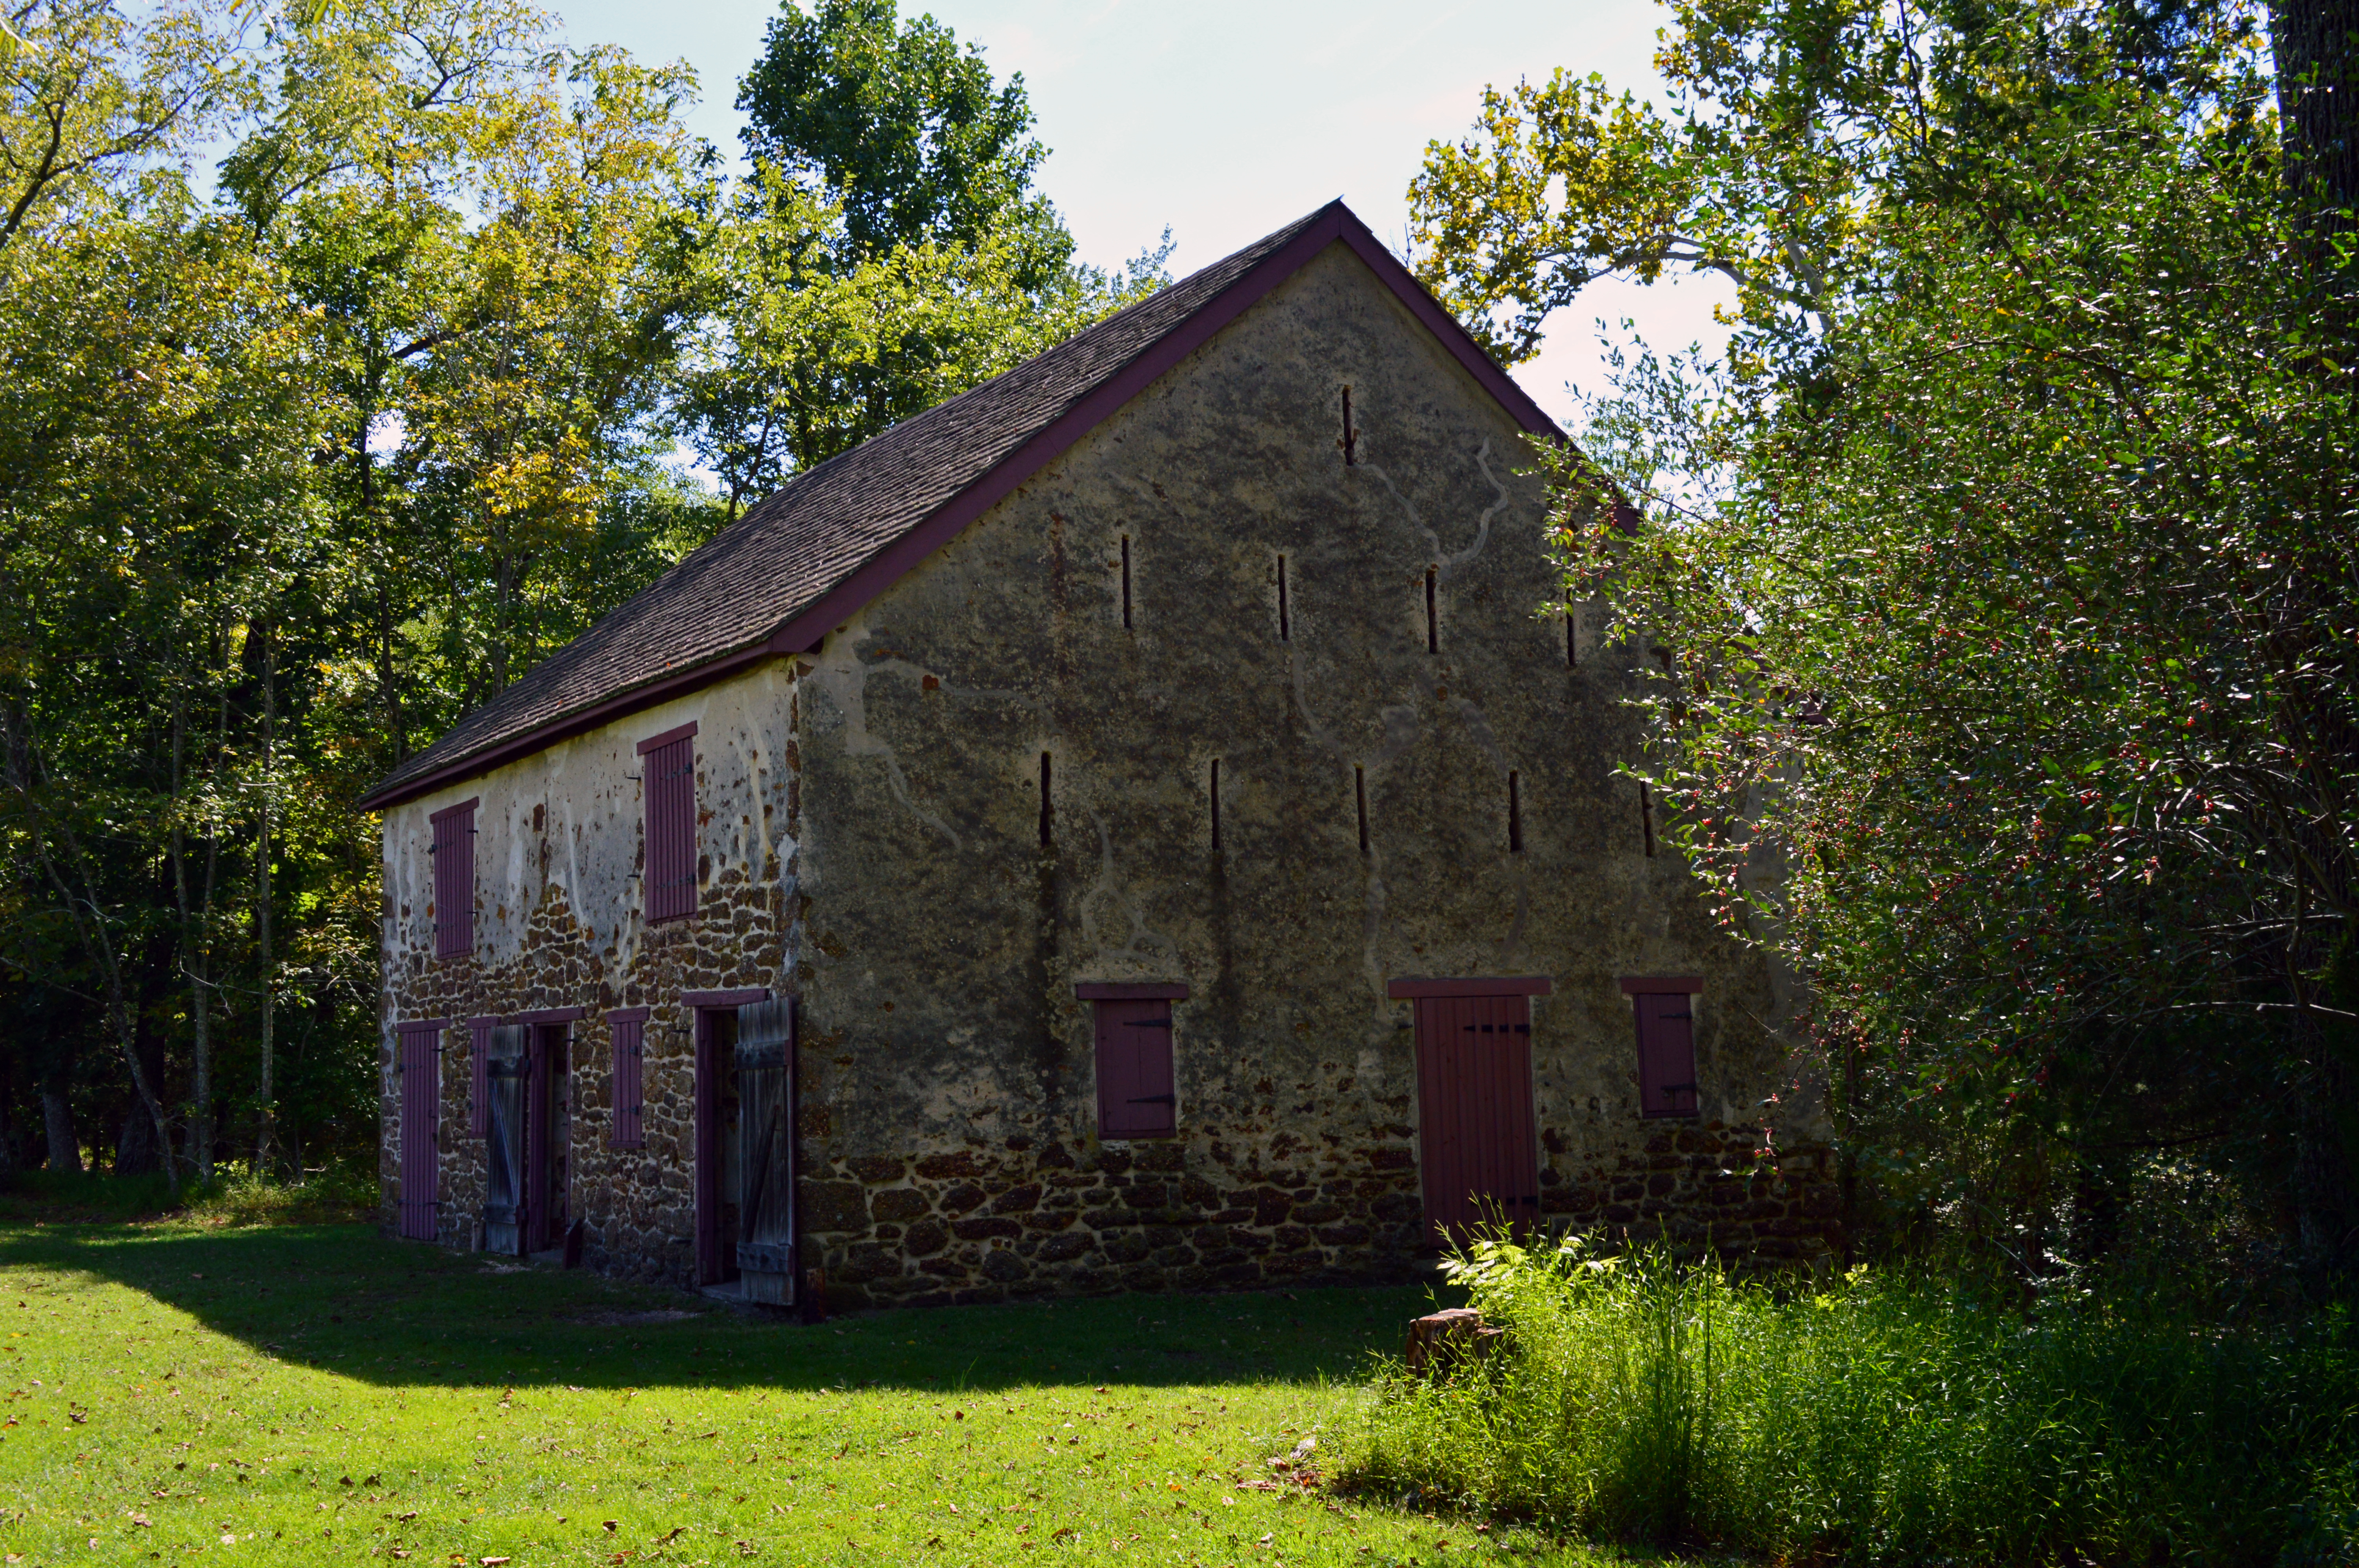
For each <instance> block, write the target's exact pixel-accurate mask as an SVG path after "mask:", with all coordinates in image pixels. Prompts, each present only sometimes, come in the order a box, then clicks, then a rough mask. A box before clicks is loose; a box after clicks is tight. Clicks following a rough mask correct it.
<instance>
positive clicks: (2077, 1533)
mask: <svg viewBox="0 0 2359 1568" xmlns="http://www.w3.org/2000/svg"><path fill="white" fill-rule="evenodd" d="M1451 1271H1452V1273H1453V1275H1454V1277H1455V1278H1456V1280H1457V1281H1459V1282H1460V1283H1461V1284H1462V1285H1463V1286H1464V1287H1465V1288H1466V1289H1467V1291H1468V1292H1469V1295H1470V1304H1472V1305H1473V1306H1475V1307H1477V1308H1479V1309H1480V1310H1481V1311H1482V1313H1483V1314H1484V1317H1485V1319H1486V1320H1488V1321H1489V1322H1491V1323H1493V1324H1495V1325H1499V1326H1502V1327H1504V1328H1506V1330H1507V1331H1508V1332H1507V1335H1506V1337H1505V1339H1504V1340H1502V1341H1501V1342H1499V1346H1498V1348H1497V1349H1496V1350H1495V1352H1494V1353H1493V1354H1492V1355H1491V1356H1490V1357H1487V1358H1486V1359H1484V1360H1482V1361H1479V1362H1472V1363H1467V1364H1463V1365H1461V1366H1459V1367H1457V1368H1454V1369H1453V1370H1452V1371H1451V1372H1450V1373H1449V1374H1448V1375H1446V1376H1442V1377H1439V1378H1433V1379H1417V1378H1411V1377H1409V1376H1408V1375H1406V1374H1405V1373H1404V1372H1403V1370H1402V1369H1401V1368H1399V1367H1398V1366H1397V1365H1394V1364H1386V1365H1385V1366H1384V1367H1382V1368H1380V1369H1379V1377H1378V1379H1377V1381H1376V1384H1375V1389H1374V1390H1373V1392H1372V1394H1371V1396H1370V1398H1369V1399H1368V1400H1367V1402H1365V1403H1364V1405H1363V1406H1361V1407H1360V1408H1359V1409H1358V1410H1357V1411H1356V1413H1354V1414H1353V1415H1352V1416H1351V1417H1349V1418H1348V1419H1347V1420H1346V1421H1345V1422H1343V1430H1341V1431H1340V1432H1338V1433H1336V1441H1335V1442H1334V1443H1333V1444H1332V1455H1333V1456H1332V1459H1331V1465H1332V1466H1333V1475H1334V1478H1335V1479H1336V1481H1337V1482H1338V1483H1339V1484H1341V1485H1343V1486H1344V1487H1353V1488H1356V1489H1360V1490H1364V1491H1370V1492H1375V1493H1381V1494H1398V1493H1406V1492H1411V1491H1414V1492H1416V1493H1418V1494H1419V1496H1420V1497H1421V1498H1423V1499H1424V1500H1426V1501H1427V1502H1428V1503H1429V1504H1431V1503H1441V1504H1445V1505H1454V1506H1457V1507H1461V1508H1464V1509H1469V1510H1471V1511H1476V1512H1482V1513H1485V1514H1494V1515H1504V1516H1510V1517H1522V1518H1528V1519H1536V1520H1538V1521H1540V1522H1541V1523H1543V1524H1545V1525H1547V1526H1549V1528H1552V1529H1556V1530H1563V1531H1566V1532H1571V1533H1580V1534H1586V1535H1590V1536H1595V1537H1609V1538H1614V1539H1620V1540H1631V1541H1649V1542H1652V1543H1654V1544H1656V1545H1658V1546H1664V1547H1677V1546H1699V1545H1709V1546H1713V1547H1718V1548H1723V1549H1734V1550H1740V1551H1748V1552H1764V1553H1768V1554H1772V1555H1776V1556H1781V1557H1793V1556H1803V1555H1808V1556H1817V1557H1827V1558H1834V1559H1840V1560H1843V1561H1848V1562H1859V1563H1942V1562H1954V1563H2050V1562H2064V1561H2071V1562H2076V1563H2078V1562H2083V1561H2093V1562H2100V1563H2129V1562H2136V1563H2151V1562H2160V1561H2166V1560H2167V1561H2173V1562H2201V1563H2347V1562H2351V1561H2354V1556H2359V1357H2354V1335H2353V1333H2352V1332H2351V1326H2350V1324H2349V1322H2348V1320H2347V1317H2346V1315H2345V1314H2343V1312H2342V1311H2341V1310H2340V1309H2337V1310H2334V1311H2331V1312H2326V1313H2322V1314H2314V1315H2311V1316H2310V1317H2306V1318H2302V1319H2298V1320H2283V1321H2272V1322H2266V1323H2264V1322H2248V1323H2245V1324H2242V1325H2234V1326H2227V1327H2223V1326H2221V1325H2218V1324H2216V1323H2213V1324H2211V1325H2206V1324H2204V1323H2203V1322H2202V1321H2201V1320H2200V1319H2199V1318H2198V1317H2197V1316H2195V1315H2194V1314H2190V1313H2187V1312H2186V1311H2184V1310H2183V1309H2181V1308H2179V1307H2177V1306H2174V1305H2173V1304H2172V1303H2169V1302H2168V1301H2166V1300H2163V1299H2160V1298H2158V1297H2155V1296H2151V1295H2139V1296H2130V1295H2128V1294H2126V1293H2124V1294H2123V1295H2122V1296H2120V1297H2118V1298H2109V1297H2108V1296H2106V1295H2105V1294H2104V1292H2098V1291H2088V1290H2079V1291H2058V1292H2049V1294H2047V1295H2045V1296H2039V1297H2035V1298H2033V1299H2031V1300H2029V1301H2028V1302H2027V1301H2026V1299H2025V1298H2024V1297H2023V1296H2022V1295H2020V1294H2019V1293H2015V1294H2009V1293H2001V1292H1977V1291H1975V1290H1972V1289H1968V1288H1965V1287H1963V1286H1961V1285H1958V1284H1956V1283H1944V1282H1941V1281H1936V1280H1934V1279H1930V1278H1925V1277H1915V1276H1909V1275H1907V1274H1903V1273H1898V1272H1891V1273H1881V1272H1875V1271H1868V1270H1865V1269H1861V1270H1854V1271H1852V1272H1851V1273H1849V1274H1848V1275H1845V1276H1843V1277H1842V1278H1840V1279H1837V1280H1834V1281H1822V1282H1818V1283H1807V1282H1798V1281H1782V1282H1780V1281H1748V1280H1744V1279H1739V1278H1736V1277H1734V1276H1732V1275H1731V1274H1729V1273H1728V1272H1727V1271H1725V1270H1724V1269H1723V1268H1722V1267H1721V1266H1720V1265H1719V1264H1718V1263H1716V1262H1713V1261H1705V1262H1701V1263H1698V1262H1693V1261H1682V1260H1679V1259H1677V1258H1674V1257H1673V1256H1671V1255H1670V1254H1669V1253H1668V1252H1666V1251H1663V1250H1660V1249H1641V1250H1637V1251H1634V1252H1627V1253H1624V1254H1621V1255H1618V1256H1609V1255H1605V1254H1603V1253H1602V1252H1601V1251H1599V1250H1598V1249H1595V1248H1593V1246H1592V1245H1591V1244H1589V1243H1588V1242H1586V1241H1583V1240H1582V1239H1579V1238H1574V1239H1571V1240H1567V1241H1564V1242H1562V1243H1550V1244H1548V1245H1545V1246H1534V1247H1526V1246H1520V1245H1517V1244H1516V1243H1515V1242H1513V1241H1509V1240H1506V1239H1499V1238H1493V1239H1488V1240H1483V1241H1478V1242H1476V1243H1474V1244H1473V1246H1471V1247H1470V1248H1469V1249H1467V1250H1466V1251H1465V1252H1464V1253H1462V1255H1461V1256H1460V1257H1458V1258H1457V1259H1456V1260H1454V1261H1453V1263H1452V1265H1451Z"/></svg>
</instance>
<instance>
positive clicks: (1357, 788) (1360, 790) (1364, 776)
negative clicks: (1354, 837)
mask: <svg viewBox="0 0 2359 1568" xmlns="http://www.w3.org/2000/svg"><path fill="white" fill-rule="evenodd" d="M1352 795H1353V798H1354V800H1355V801H1356V802H1357V803H1358V806H1359V807H1360V853H1361V854H1363V855H1364V854H1366V853H1367V852H1368V770H1367V769H1366V768H1364V767H1363V766H1361V765H1360V764H1359V763H1357V762H1353V764H1352Z"/></svg>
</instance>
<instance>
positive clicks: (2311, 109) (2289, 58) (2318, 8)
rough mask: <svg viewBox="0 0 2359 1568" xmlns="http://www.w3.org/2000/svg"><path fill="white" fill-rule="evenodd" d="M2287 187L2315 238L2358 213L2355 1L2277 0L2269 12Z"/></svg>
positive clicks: (2358, 2) (2358, 18)
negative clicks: (2314, 226) (2316, 231)
mask: <svg viewBox="0 0 2359 1568" xmlns="http://www.w3.org/2000/svg"><path fill="white" fill-rule="evenodd" d="M2269 45H2270V49H2271V51H2272V52H2273V53H2274V54H2275V55H2276V57H2277V116H2278V126H2279V132H2280V134H2281V135H2282V136H2283V137H2284V143H2285V159H2286V183H2287V186H2288V189H2291V190H2292V191H2293V192H2294V194H2295V197H2296V199H2297V200H2300V201H2301V202H2302V203H2303V208H2302V210H2303V211H2307V212H2310V213H2312V214H2316V215H2317V221H2318V222H2319V224H2320V226H2321V232H2325V233H2334V232H2341V231H2342V230H2343V229H2344V228H2346V227H2347V226H2348V224H2349V220H2348V219H2347V218H2344V217H2342V216H2339V214H2341V213H2343V212H2346V211H2349V210H2350V209H2352V208H2353V207H2354V206H2359V104H2354V95H2359V70H2354V64H2359V0H2277V4H2276V5H2272V6H2271V7H2270V8H2269Z"/></svg>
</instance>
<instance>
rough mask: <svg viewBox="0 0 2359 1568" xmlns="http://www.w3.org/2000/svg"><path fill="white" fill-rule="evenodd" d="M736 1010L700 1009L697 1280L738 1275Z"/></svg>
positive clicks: (712, 1282) (703, 1282)
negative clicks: (735, 1168)
mask: <svg viewBox="0 0 2359 1568" xmlns="http://www.w3.org/2000/svg"><path fill="white" fill-rule="evenodd" d="M736 1152H737V1011H736V1010H735V1009H734V1008H717V1007H701V1008H698V1009H697V1010H696V1282H697V1283H698V1284H700V1285H718V1284H721V1283H723V1282H724V1281H730V1280H734V1279H735V1278H736V1277H737V1183H736V1180H735V1176H736V1173H735V1170H734V1164H735V1155H736Z"/></svg>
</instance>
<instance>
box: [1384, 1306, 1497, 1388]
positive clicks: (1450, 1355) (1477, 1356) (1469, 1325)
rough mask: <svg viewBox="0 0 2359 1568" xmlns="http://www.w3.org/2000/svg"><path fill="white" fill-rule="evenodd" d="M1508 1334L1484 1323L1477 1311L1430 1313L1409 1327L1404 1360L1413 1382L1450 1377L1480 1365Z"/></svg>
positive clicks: (1452, 1309)
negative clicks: (1456, 1370)
mask: <svg viewBox="0 0 2359 1568" xmlns="http://www.w3.org/2000/svg"><path fill="white" fill-rule="evenodd" d="M1506 1332H1507V1331H1506V1329H1504V1328H1494V1327H1492V1326H1491V1325H1488V1324H1486V1323H1484V1321H1483V1314H1481V1313H1479V1312H1476V1311H1475V1310H1474V1309H1473V1307H1451V1308H1450V1309H1449V1310H1448V1311H1447V1312H1437V1313H1429V1314H1426V1315H1425V1316H1423V1317H1420V1318H1416V1319H1413V1320H1412V1321H1411V1322H1410V1324H1409V1325H1408V1350H1407V1352H1405V1353H1404V1354H1403V1356H1402V1357H1401V1359H1402V1361H1403V1362H1404V1363H1406V1364H1407V1366H1408V1372H1409V1376H1411V1377H1413V1378H1433V1377H1441V1376H1444V1375H1446V1374H1447V1373H1448V1372H1449V1371H1450V1369H1451V1368H1452V1367H1455V1366H1458V1365H1460V1364H1462V1363H1464V1362H1469V1361H1480V1360H1483V1359H1484V1357H1488V1356H1489V1355H1490V1354H1491V1346H1492V1345H1493V1343H1494V1342H1495V1341H1496V1340H1497V1339H1498V1338H1499V1337H1500V1336H1503V1335H1505V1334H1506Z"/></svg>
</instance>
